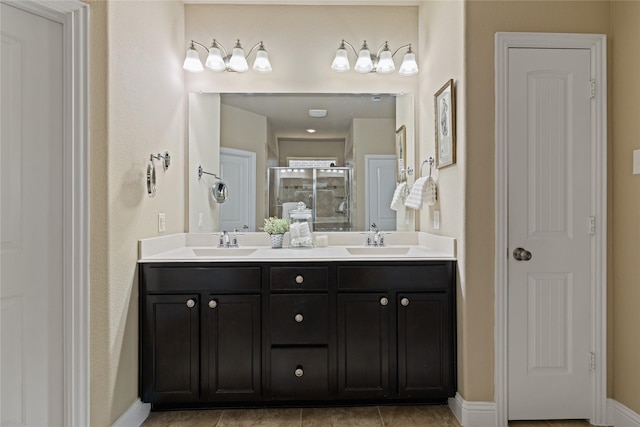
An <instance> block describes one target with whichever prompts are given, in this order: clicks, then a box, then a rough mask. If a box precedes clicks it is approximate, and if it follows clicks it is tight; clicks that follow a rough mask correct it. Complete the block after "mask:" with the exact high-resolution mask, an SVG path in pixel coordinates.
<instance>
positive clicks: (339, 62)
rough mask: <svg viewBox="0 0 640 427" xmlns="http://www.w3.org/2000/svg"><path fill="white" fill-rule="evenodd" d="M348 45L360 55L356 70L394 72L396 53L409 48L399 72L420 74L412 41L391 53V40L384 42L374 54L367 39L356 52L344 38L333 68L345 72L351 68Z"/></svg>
mask: <svg viewBox="0 0 640 427" xmlns="http://www.w3.org/2000/svg"><path fill="white" fill-rule="evenodd" d="M347 46H349V47H350V48H351V50H352V51H353V53H354V54H355V55H356V56H357V57H358V59H357V60H356V64H355V66H354V70H355V71H356V72H358V73H363V74H366V73H371V72H376V73H378V74H388V73H392V72H394V71H395V69H396V65H395V64H394V62H393V57H394V56H395V55H396V53H398V51H399V50H400V49H403V48H408V49H407V51H406V53H405V54H404V57H403V59H402V64H401V65H400V70H399V71H398V73H399V74H400V75H402V76H415V75H416V74H418V71H419V70H418V63H417V62H416V55H415V53H413V50H411V43H409V44H405V45H402V46H400V47H399V48H398V49H396V50H395V51H394V52H393V53H391V50H390V49H389V42H384V43H383V44H382V46H380V48H379V49H378V51H377V53H376V54H375V55H372V54H371V52H370V51H369V46H367V41H366V40H365V41H364V43H363V44H362V47H361V48H360V51H359V52H356V49H355V48H354V47H353V45H352V44H351V43H349V42H348V41H346V40H342V42H341V43H340V46H339V47H338V50H337V51H336V56H335V58H334V59H333V63H332V64H331V69H332V70H333V71H337V72H345V71H349V70H350V69H351V64H349V56H348V51H347Z"/></svg>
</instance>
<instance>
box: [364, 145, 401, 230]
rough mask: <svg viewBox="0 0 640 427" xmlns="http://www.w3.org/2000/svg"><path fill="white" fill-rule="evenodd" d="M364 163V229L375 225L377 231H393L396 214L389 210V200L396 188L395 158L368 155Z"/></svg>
mask: <svg viewBox="0 0 640 427" xmlns="http://www.w3.org/2000/svg"><path fill="white" fill-rule="evenodd" d="M365 162H366V164H367V169H366V174H365V175H366V176H365V181H366V183H365V185H366V188H367V193H366V194H367V196H366V202H367V211H366V213H365V221H366V228H367V229H368V228H369V226H370V225H371V224H374V223H375V224H376V226H377V227H378V230H385V231H391V230H395V229H396V212H395V211H394V210H392V209H391V199H393V192H394V191H395V186H396V156H384V155H368V156H365Z"/></svg>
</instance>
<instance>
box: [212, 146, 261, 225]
mask: <svg viewBox="0 0 640 427" xmlns="http://www.w3.org/2000/svg"><path fill="white" fill-rule="evenodd" d="M220 176H221V177H222V179H223V181H224V182H225V183H226V184H227V189H228V190H229V193H228V197H227V200H226V201H225V202H224V203H222V204H221V205H220V230H221V231H222V230H226V231H231V230H235V229H237V230H240V231H256V221H255V218H256V197H255V194H256V153H253V152H250V151H243V150H236V149H233V148H224V147H221V148H220Z"/></svg>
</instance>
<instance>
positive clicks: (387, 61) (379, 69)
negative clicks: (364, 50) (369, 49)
mask: <svg viewBox="0 0 640 427" xmlns="http://www.w3.org/2000/svg"><path fill="white" fill-rule="evenodd" d="M395 69H396V64H394V63H393V57H392V56H391V51H390V50H389V47H388V46H387V45H386V44H385V47H384V50H383V51H382V53H381V54H380V59H378V65H377V66H376V73H380V74H387V73H392V72H393V71H395Z"/></svg>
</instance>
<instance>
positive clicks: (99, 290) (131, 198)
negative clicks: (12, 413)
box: [89, 1, 186, 426]
mask: <svg viewBox="0 0 640 427" xmlns="http://www.w3.org/2000/svg"><path fill="white" fill-rule="evenodd" d="M89 4H90V8H91V9H90V40H91V47H90V49H89V50H90V52H91V56H90V66H91V68H90V71H89V72H90V75H91V79H90V81H91V88H90V96H91V100H90V102H91V104H90V129H91V142H90V144H91V145H90V170H91V177H90V191H91V196H90V200H91V202H90V203H91V224H90V227H91V260H90V262H91V425H92V426H109V425H111V424H112V423H113V422H114V421H115V420H116V419H117V418H118V417H119V416H120V415H121V414H122V413H123V412H124V411H125V410H127V408H128V407H129V406H130V405H131V404H132V403H133V402H135V400H136V399H137V398H138V321H137V318H138V292H137V290H138V284H137V275H136V266H137V265H136V261H137V259H138V253H137V241H138V239H142V238H147V237H153V236H157V235H158V231H157V224H158V213H159V212H164V213H166V224H167V229H166V234H171V233H178V232H183V231H184V224H185V218H184V205H185V203H184V201H185V180H184V168H185V163H184V158H185V145H184V129H185V119H186V115H185V101H184V99H185V91H184V80H183V73H182V70H181V63H182V60H183V59H184V45H183V40H184V15H183V5H182V3H181V2H179V1H162V2H149V1H143V2H137V1H117V2H108V3H107V2H102V1H95V2H89ZM141 17H144V25H142V24H141V22H140V19H141ZM166 150H168V151H169V152H170V154H171V156H172V162H171V167H170V168H169V170H167V171H163V170H162V167H161V166H160V165H159V163H157V166H158V167H159V170H157V176H158V194H157V196H156V197H155V198H153V199H151V198H149V197H147V195H146V185H145V184H146V183H145V180H146V166H147V162H148V161H149V155H150V154H151V153H155V154H157V153H158V152H164V151H166Z"/></svg>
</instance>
